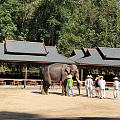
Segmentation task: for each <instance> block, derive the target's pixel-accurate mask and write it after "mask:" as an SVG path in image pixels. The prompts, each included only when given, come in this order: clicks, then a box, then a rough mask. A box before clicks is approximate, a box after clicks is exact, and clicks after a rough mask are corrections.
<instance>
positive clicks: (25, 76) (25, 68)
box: [24, 65, 27, 88]
mask: <svg viewBox="0 0 120 120" xmlns="http://www.w3.org/2000/svg"><path fill="white" fill-rule="evenodd" d="M26 80H27V65H25V80H24V88H26Z"/></svg>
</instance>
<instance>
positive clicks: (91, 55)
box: [70, 47, 120, 80]
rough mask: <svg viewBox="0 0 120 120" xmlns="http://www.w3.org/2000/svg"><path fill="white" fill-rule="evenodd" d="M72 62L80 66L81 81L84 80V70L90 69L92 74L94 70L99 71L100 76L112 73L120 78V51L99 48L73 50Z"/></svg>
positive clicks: (117, 49)
mask: <svg viewBox="0 0 120 120" xmlns="http://www.w3.org/2000/svg"><path fill="white" fill-rule="evenodd" d="M70 59H71V60H74V61H75V62H76V63H78V64H79V66H80V69H81V80H83V68H85V69H88V70H89V72H90V73H86V74H91V71H92V70H94V71H95V70H96V69H98V70H99V74H103V73H102V72H104V74H108V73H110V72H111V73H112V74H114V75H116V76H119V72H120V49H119V48H106V47H97V48H96V49H88V48H87V49H86V48H82V49H81V50H73V52H72V54H71V57H70Z"/></svg>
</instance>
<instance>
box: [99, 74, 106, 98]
mask: <svg viewBox="0 0 120 120" xmlns="http://www.w3.org/2000/svg"><path fill="white" fill-rule="evenodd" d="M105 84H106V82H105V80H103V76H99V86H100V93H101V99H103V98H104V99H105V98H106V96H105Z"/></svg>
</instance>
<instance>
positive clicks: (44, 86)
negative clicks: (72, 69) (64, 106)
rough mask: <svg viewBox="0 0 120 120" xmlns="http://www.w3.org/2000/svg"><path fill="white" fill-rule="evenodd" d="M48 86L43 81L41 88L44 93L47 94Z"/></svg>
mask: <svg viewBox="0 0 120 120" xmlns="http://www.w3.org/2000/svg"><path fill="white" fill-rule="evenodd" d="M49 87H50V84H49V83H43V90H44V93H45V94H46V95H47V94H48V88H49Z"/></svg>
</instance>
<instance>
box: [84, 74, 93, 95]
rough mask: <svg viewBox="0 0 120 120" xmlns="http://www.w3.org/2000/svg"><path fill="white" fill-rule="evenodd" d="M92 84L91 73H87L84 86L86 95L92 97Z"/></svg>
mask: <svg viewBox="0 0 120 120" xmlns="http://www.w3.org/2000/svg"><path fill="white" fill-rule="evenodd" d="M92 86H93V80H92V75H87V79H86V80H85V87H86V93H87V96H88V97H93V93H92Z"/></svg>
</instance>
